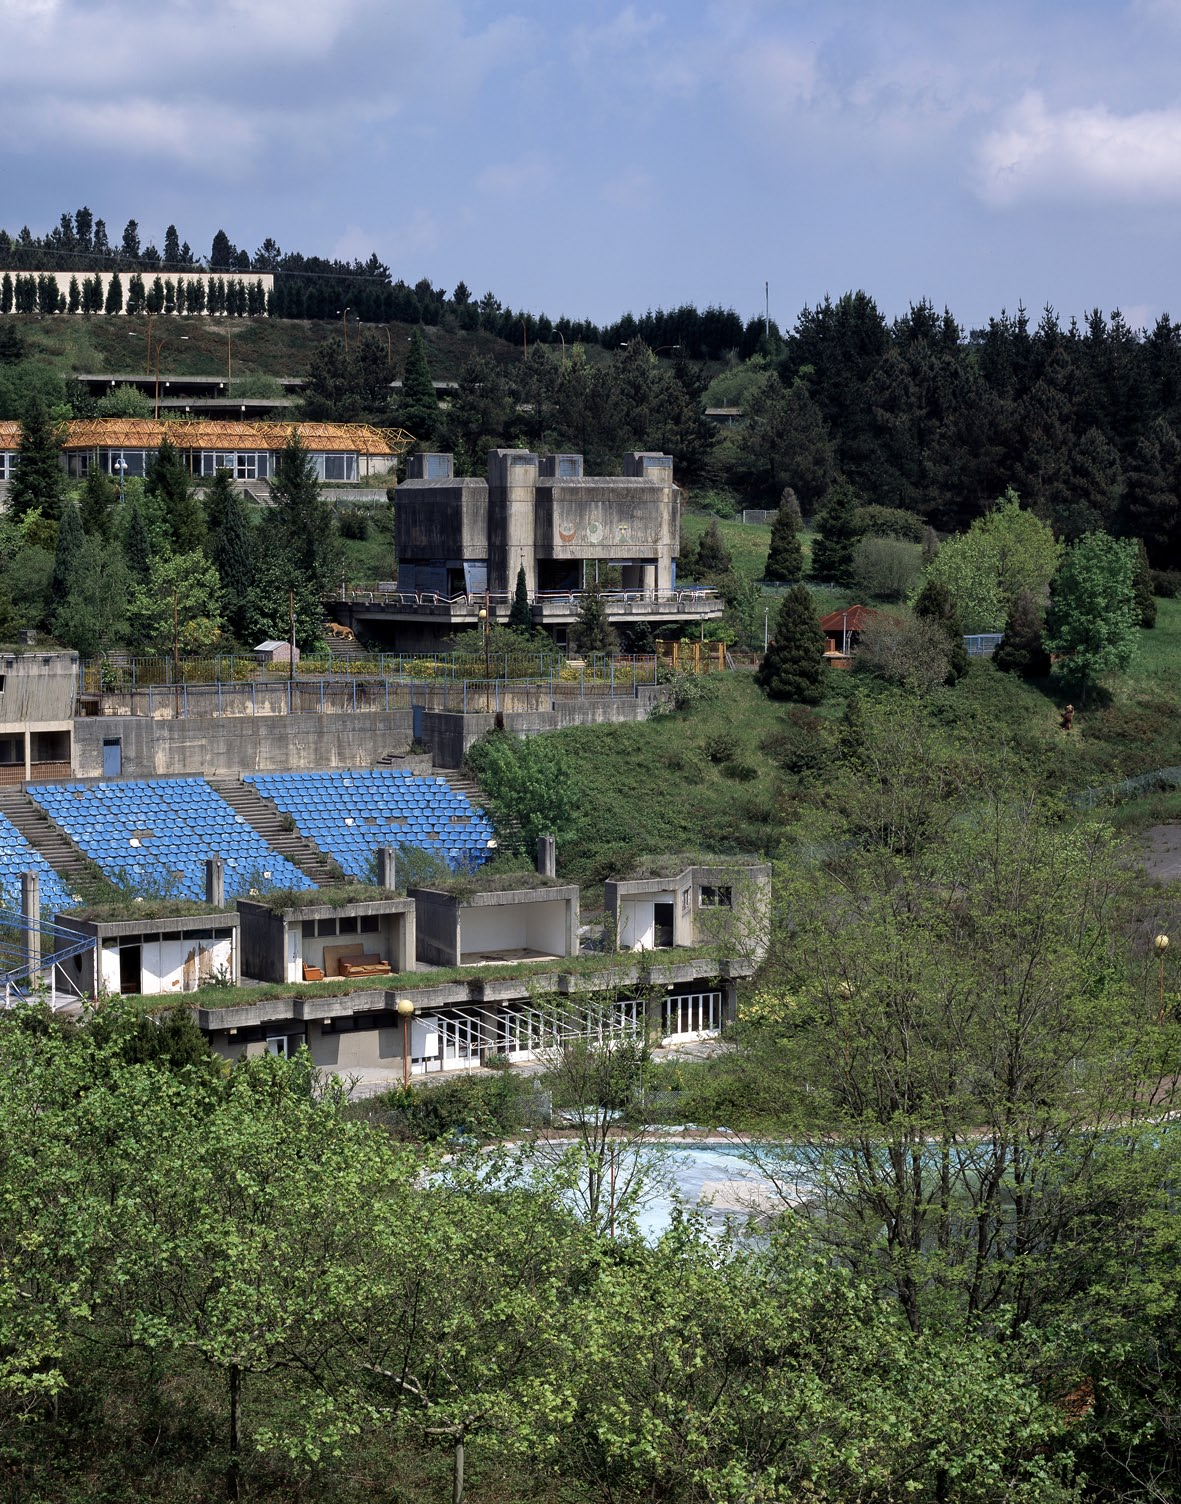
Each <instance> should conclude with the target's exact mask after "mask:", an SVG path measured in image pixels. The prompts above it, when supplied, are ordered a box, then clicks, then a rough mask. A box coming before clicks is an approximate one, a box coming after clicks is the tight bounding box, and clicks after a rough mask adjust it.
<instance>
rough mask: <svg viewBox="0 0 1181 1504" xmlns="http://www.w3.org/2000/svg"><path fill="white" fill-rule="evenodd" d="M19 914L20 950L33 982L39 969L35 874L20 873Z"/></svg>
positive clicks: (38, 881) (37, 880)
mask: <svg viewBox="0 0 1181 1504" xmlns="http://www.w3.org/2000/svg"><path fill="white" fill-rule="evenodd" d="M21 914H22V915H23V916H24V921H25V931H24V944H23V946H22V949H23V950H24V953H25V963H26V965H27V966H28V968H29V981H30V982H35V981H36V980H37V973H38V972H39V971H40V969H41V878H40V876H39V875H38V874H37V873H36V872H22V873H21Z"/></svg>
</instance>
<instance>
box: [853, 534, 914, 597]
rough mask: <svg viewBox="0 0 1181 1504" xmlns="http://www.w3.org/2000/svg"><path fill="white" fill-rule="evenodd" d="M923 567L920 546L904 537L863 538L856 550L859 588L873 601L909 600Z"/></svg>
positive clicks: (855, 563)
mask: <svg viewBox="0 0 1181 1504" xmlns="http://www.w3.org/2000/svg"><path fill="white" fill-rule="evenodd" d="M922 567H923V561H922V550H921V549H920V547H919V545H918V544H917V543H907V542H904V541H903V539H901V538H880V537H869V538H862V539H861V540H860V541H859V542H858V544H857V545H856V547H855V548H854V549H853V575H854V579H855V581H856V585H857V589H858V591H859V592H860V593H861V594H862V595H866V596H869V597H870V598H871V599H873V600H877V601H901V600H905V599H906V597H907V596H908V595H909V594H910V591H911V589H912V588H913V586H914V583H915V581H916V580H917V579H918V577H919V575H920V573H921V572H922Z"/></svg>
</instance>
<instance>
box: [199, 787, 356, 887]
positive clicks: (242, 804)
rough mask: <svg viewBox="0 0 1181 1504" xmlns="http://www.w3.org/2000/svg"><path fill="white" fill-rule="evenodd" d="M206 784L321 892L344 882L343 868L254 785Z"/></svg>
mask: <svg viewBox="0 0 1181 1504" xmlns="http://www.w3.org/2000/svg"><path fill="white" fill-rule="evenodd" d="M205 781H206V783H208V785H209V787H210V788H211V789H212V790H213V791H214V793H216V794H220V795H221V797H222V798H223V799H224V800H225V802H226V803H227V804H228V805H229V806H230V807H231V808H232V809H233V810H234V811H235V812H236V813H237V814H239V815H241V816H242V817H243V819H245V820H246V821H248V823H249V824H250V825H251V826H252V827H253V829H254V830H255V831H257V832H258V834H259V835H260V836H261V837H262V838H263V840H264V841H265V842H266V843H267V845H268V846H270V847H272V848H273V849H274V850H275V851H277V852H278V853H279V855H280V856H285V857H286V858H287V860H288V861H289V862H290V863H291V864H292V865H293V866H295V867H298V868H299V870H300V871H301V872H302V873H304V874H305V876H307V877H310V878H311V880H312V881H313V882H314V883H315V884H316V886H317V887H318V888H323V887H327V886H329V885H330V884H332V883H338V882H340V881H341V872H340V868H339V867H338V866H337V864H336V862H335V861H333V859H332V857H330V856H328V855H327V854H326V853H325V852H323V851H321V850H320V848H319V847H318V846H317V845H316V843H315V841H310V840H309V839H308V838H307V836H305V835H301V834H300V832H299V831H298V830H296V829H294V828H292V826H291V821H290V817H289V816H287V815H285V814H284V813H283V812H282V810H280V809H279V808H278V807H277V806H276V805H274V804H272V803H271V801H270V800H269V799H264V798H263V797H262V795H261V794H260V793H259V792H258V790H257V789H256V788H255V787H254V785H253V784H251V783H243V781H242V780H241V779H240V778H207V779H206V780H205Z"/></svg>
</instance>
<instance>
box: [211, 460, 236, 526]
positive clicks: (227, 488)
mask: <svg viewBox="0 0 1181 1504" xmlns="http://www.w3.org/2000/svg"><path fill="white" fill-rule="evenodd" d="M233 494H234V481H233V477H232V476H231V475H230V472H229V471H228V470H218V471H216V472H215V473H214V476H213V479H212V480H211V481H210V483H209V485H208V486H206V488H205V521H206V523H207V525H208V527H209V535H210V537H216V536H217V534H218V533H220V532H221V529H222V525H223V523H224V522H225V517H226V511H227V509H228V507H229V505H230V498H231V497H232V496H233Z"/></svg>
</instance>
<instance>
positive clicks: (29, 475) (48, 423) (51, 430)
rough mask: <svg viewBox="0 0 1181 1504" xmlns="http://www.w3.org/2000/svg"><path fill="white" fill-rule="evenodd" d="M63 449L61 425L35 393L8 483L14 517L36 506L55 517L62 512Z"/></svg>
mask: <svg viewBox="0 0 1181 1504" xmlns="http://www.w3.org/2000/svg"><path fill="white" fill-rule="evenodd" d="M61 452H62V450H61V433H60V430H59V427H58V425H57V424H56V423H55V422H54V421H53V420H52V419H51V418H50V416H49V410H48V409H47V408H46V406H45V403H44V401H43V400H42V399H41V397H40V396H39V395H37V394H36V393H34V395H33V396H32V397H31V398H30V399H29V403H28V406H27V407H26V408H25V412H24V416H23V417H22V418H21V438H20V450H19V453H20V460H19V463H18V465H17V471H16V475H15V476H14V477H13V478H12V480H11V481H10V482H9V485H8V510H9V511H10V512H11V513H12V514H13V516H14V517H23V516H24V515H25V513H26V512H31V511H32V510H33V508H34V507H40V508H41V515H42V516H43V517H47V518H49V519H51V520H56V519H57V518H58V517H60V516H61V510H62V500H63V498H64V497H65V494H66V473H65V471H64V470H63V469H62V463H61Z"/></svg>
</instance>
